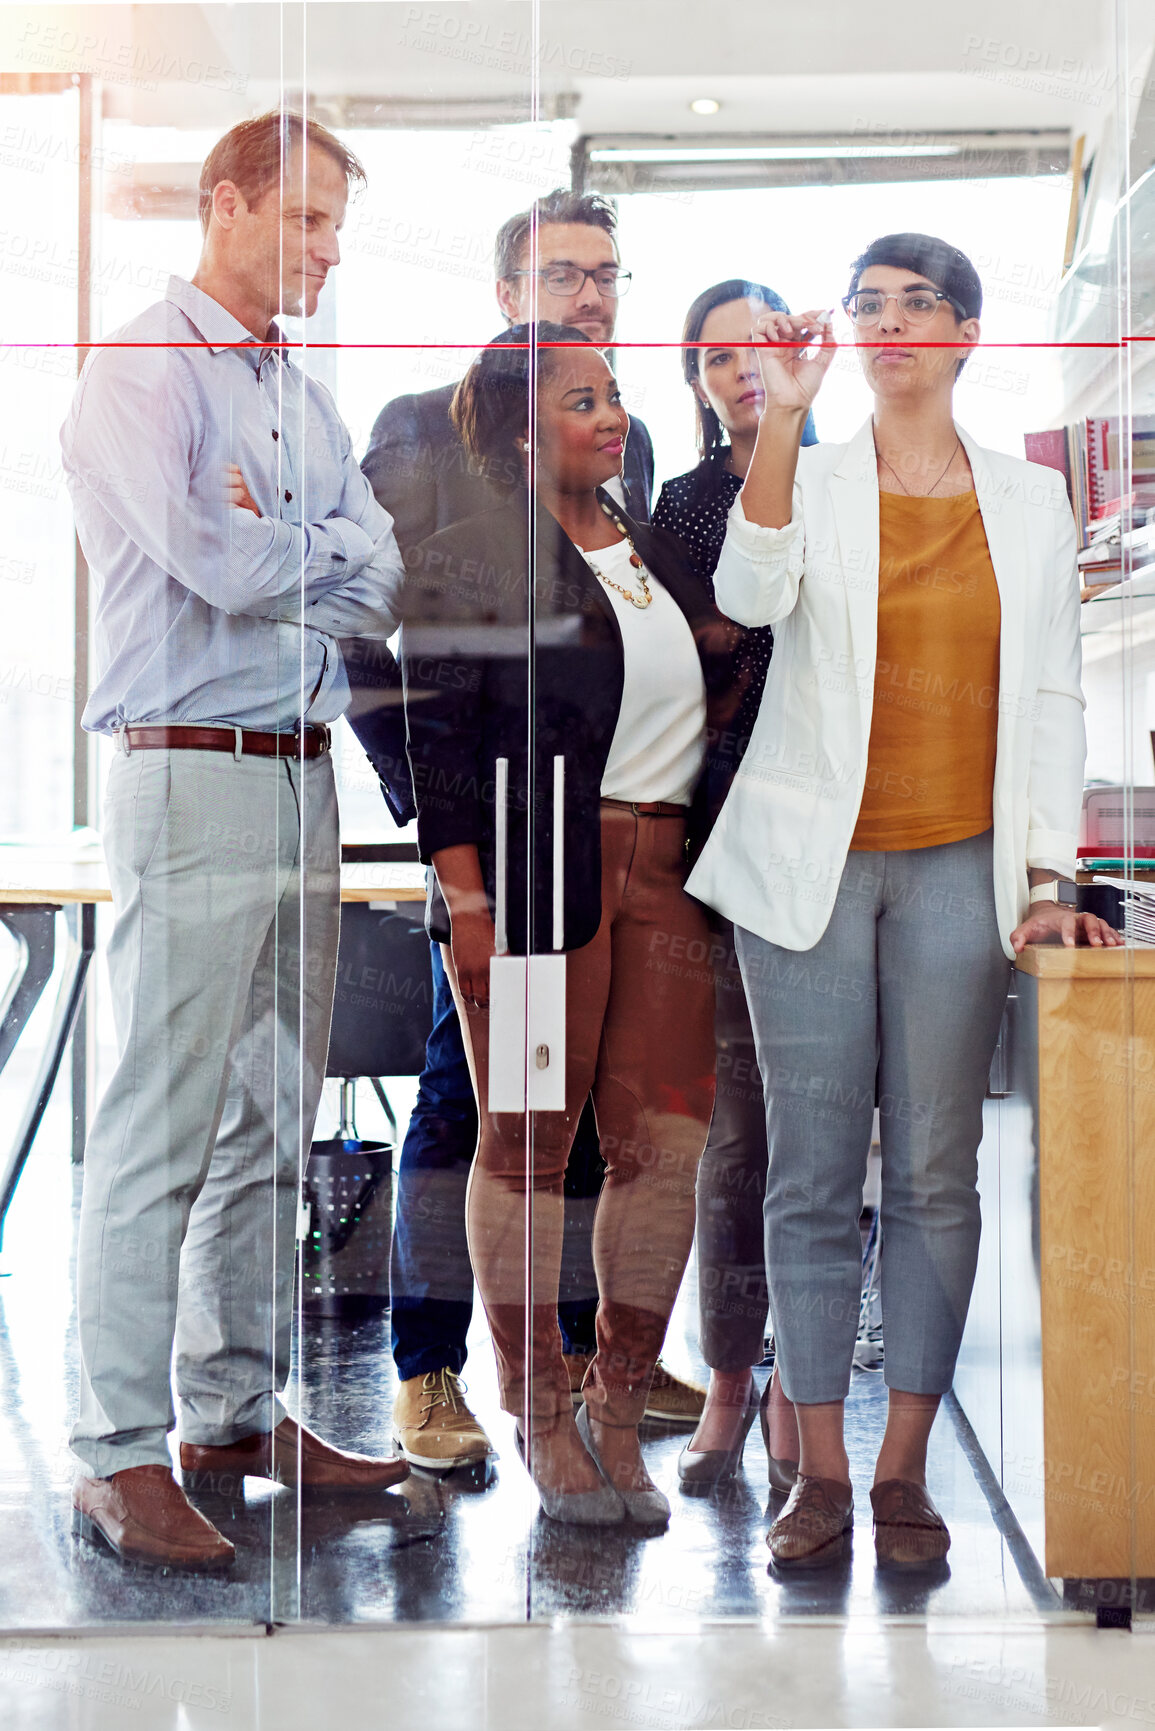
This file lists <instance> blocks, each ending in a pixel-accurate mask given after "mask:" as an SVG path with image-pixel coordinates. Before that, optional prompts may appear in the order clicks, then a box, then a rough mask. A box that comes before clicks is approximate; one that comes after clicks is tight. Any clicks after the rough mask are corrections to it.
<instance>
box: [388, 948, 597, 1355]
mask: <svg viewBox="0 0 1155 1731" xmlns="http://www.w3.org/2000/svg"><path fill="white" fill-rule="evenodd" d="M430 950H431V961H432V969H433V1027H432V1029H431V1031H430V1034H429V1039H428V1041H427V1043H426V1047H425V1068H424V1070H423V1071H422V1072H421V1078H420V1080H419V1082H418V1084H417V1100H416V1103H415V1105H414V1107H413V1112H412V1115H411V1117H410V1119H409V1127H408V1129H407V1130H406V1133H405V1141H404V1144H403V1145H402V1149H401V1161H400V1166H399V1169H398V1173H397V1196H396V1204H395V1218H394V1225H393V1251H392V1259H391V1263H390V1271H389V1285H390V1292H391V1306H392V1328H393V1358H394V1361H395V1363H396V1366H397V1374H398V1376H399V1377H400V1378H401V1380H402V1381H406V1380H408V1378H409V1377H412V1376H424V1375H425V1374H426V1373H427V1372H428V1371H437V1370H440V1369H441V1368H442V1367H443V1366H445V1365H448V1367H449V1369H450V1370H453V1371H456V1372H458V1373H460V1371H461V1369H462V1367H463V1366H464V1364H465V1357H466V1345H465V1341H466V1336H467V1335H468V1333H469V1324H470V1320H471V1318H472V1316H473V1269H472V1266H471V1264H470V1261H469V1245H468V1242H467V1240H466V1235H465V1193H466V1188H467V1186H468V1183H469V1169H470V1167H471V1165H472V1164H473V1156H474V1152H475V1150H476V1148H477V1106H476V1103H475V1101H474V1098H473V1084H472V1083H471V1081H470V1078H469V1065H468V1063H467V1061H466V1057H465V1048H464V1046H463V1045H462V1043H461V1027H460V1024H459V1023H458V1020H457V1011H456V1009H455V1008H454V1003H453V995H452V993H451V992H450V990H449V982H448V981H447V979H446V977H445V966H444V963H443V962H442V960H441V948H440V945H439V944H431V945H430ZM604 1171H605V1168H604V1166H603V1164H602V1161H601V1158H600V1156H599V1153H598V1141H597V1129H596V1126H595V1124H594V1120H593V1111H592V1108H591V1107H590V1106H589V1105H587V1106H586V1109H585V1112H584V1113H583V1114H582V1117H581V1120H580V1122H579V1125H578V1132H577V1135H576V1136H575V1138H574V1146H573V1150H572V1152H571V1154H570V1162H569V1167H568V1169H567V1173H566V1199H567V1204H566V1248H565V1257H566V1263H565V1274H566V1278H565V1281H564V1285H563V1297H562V1302H561V1303H560V1304H559V1306H558V1319H559V1322H560V1324H561V1331H562V1343H563V1346H564V1348H565V1350H566V1352H591V1351H592V1350H593V1345H594V1313H595V1311H596V1309H597V1282H596V1279H595V1277H594V1273H593V1258H592V1248H591V1242H590V1236H591V1227H592V1217H593V1210H594V1207H595V1205H596V1200H597V1195H598V1192H599V1190H600V1189H601V1181H602V1175H603V1173H604Z"/></svg>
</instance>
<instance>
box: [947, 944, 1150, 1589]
mask: <svg viewBox="0 0 1155 1731" xmlns="http://www.w3.org/2000/svg"><path fill="white" fill-rule="evenodd" d="M1009 1010H1010V1024H1009V1042H1008V1044H1009V1048H1010V1050H1009V1054H1008V1055H1007V1064H1006V1070H1005V1078H1006V1079H1005V1082H1004V1087H1005V1089H1006V1092H1005V1094H1003V1096H1002V1097H1000V1098H992V1099H988V1101H987V1102H986V1110H985V1133H984V1139H983V1147H982V1149H981V1150H980V1162H979V1163H980V1192H981V1194H982V1199H983V1220H984V1244H983V1247H982V1250H981V1252H980V1281H978V1282H976V1292H975V1299H976V1302H975V1306H974V1314H973V1317H972V1318H971V1319H969V1320H968V1325H967V1332H966V1337H965V1339H964V1349H963V1353H962V1355H961V1357H960V1374H959V1378H958V1380H957V1382H956V1392H957V1393H958V1395H959V1399H960V1401H961V1403H962V1405H963V1408H964V1411H966V1412H967V1414H968V1417H971V1422H972V1424H973V1425H974V1427H975V1429H976V1432H977V1433H978V1434H979V1437H980V1441H982V1443H983V1446H984V1450H985V1452H986V1453H987V1456H988V1459H989V1460H990V1461H991V1464H992V1466H993V1467H994V1469H995V1471H996V1474H998V1476H999V1477H1000V1480H1001V1482H1002V1484H1003V1488H1004V1491H1005V1493H1006V1496H1007V1499H1008V1501H1009V1502H1010V1504H1011V1507H1012V1508H1013V1509H1014V1510H1015V1512H1016V1514H1018V1516H1019V1519H1020V1523H1021V1524H1022V1525H1023V1527H1024V1529H1025V1530H1026V1532H1027V1534H1028V1537H1030V1538H1031V1540H1032V1543H1034V1544H1035V1545H1036V1548H1039V1544H1040V1541H1041V1545H1042V1554H1043V1556H1044V1558H1045V1568H1046V1573H1047V1574H1048V1575H1050V1576H1052V1577H1062V1578H1065V1579H1094V1578H1113V1577H1123V1576H1128V1575H1131V1574H1132V1573H1134V1574H1136V1575H1140V1576H1155V950H1150V949H1113V950H1094V949H1082V948H1080V949H1076V950H1069V949H1064V948H1062V947H1059V946H1054V947H1051V946H1035V947H1032V948H1031V949H1028V950H1027V951H1026V952H1025V953H1024V955H1023V956H1022V957H1021V959H1020V961H1019V963H1018V966H1017V970H1016V974H1015V987H1014V991H1013V994H1012V999H1011V1003H1010V1007H1009ZM996 1068H997V1066H996ZM996 1085H997V1079H996ZM992 1234H993V1237H992ZM992 1396H994V1398H995V1399H996V1400H997V1401H998V1415H997V1423H996V1422H993V1421H994V1418H995V1415H994V1412H993V1408H992V1406H991V1398H992Z"/></svg>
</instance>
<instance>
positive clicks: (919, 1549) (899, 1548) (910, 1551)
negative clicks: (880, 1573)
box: [870, 1479, 950, 1566]
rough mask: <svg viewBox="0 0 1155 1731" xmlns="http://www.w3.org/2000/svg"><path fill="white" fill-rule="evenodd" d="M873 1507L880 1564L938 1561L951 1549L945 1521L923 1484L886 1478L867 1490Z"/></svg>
mask: <svg viewBox="0 0 1155 1731" xmlns="http://www.w3.org/2000/svg"><path fill="white" fill-rule="evenodd" d="M870 1506H871V1508H872V1509H873V1510H874V1548H875V1551H876V1552H877V1555H878V1560H879V1562H880V1563H897V1564H899V1565H900V1566H902V1565H907V1566H910V1565H915V1564H918V1563H935V1562H939V1561H940V1560H941V1559H942V1558H943V1557H945V1556H946V1554H947V1552H948V1551H949V1550H950V1533H949V1532H948V1531H947V1525H946V1522H945V1521H944V1520H943V1518H942V1516H941V1515H940V1514H939V1512H938V1510H937V1509H936V1508H935V1506H934V1504H933V1503H932V1502H931V1500H930V1498H929V1496H928V1495H927V1493H926V1486H925V1485H916V1484H914V1483H912V1482H911V1481H910V1480H909V1479H885V1480H884V1481H883V1483H882V1484H880V1485H875V1487H874V1489H873V1490H872V1491H871V1493H870Z"/></svg>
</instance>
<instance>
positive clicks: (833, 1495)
mask: <svg viewBox="0 0 1155 1731" xmlns="http://www.w3.org/2000/svg"><path fill="white" fill-rule="evenodd" d="M853 1525H854V1492H853V1491H852V1490H851V1488H850V1486H849V1485H844V1484H842V1483H841V1482H840V1481H839V1480H838V1479H815V1478H808V1477H807V1475H806V1474H805V1473H799V1475H798V1477H797V1478H796V1479H795V1481H794V1485H793V1488H792V1489H791V1492H790V1495H789V1497H788V1498H787V1499H786V1507H785V1508H784V1509H783V1510H782V1513H781V1514H780V1515H779V1516H778V1519H777V1520H776V1521H775V1522H774V1525H773V1526H772V1527H771V1528H770V1531H769V1532H768V1533H767V1535H766V1543H767V1544H768V1545H769V1547H770V1555H771V1556H772V1557H773V1558H774V1561H775V1562H776V1563H806V1564H808V1565H809V1566H810V1567H811V1568H814V1567H818V1566H820V1565H821V1564H823V1563H834V1562H837V1561H838V1560H839V1559H840V1558H841V1556H842V1553H843V1546H842V1540H843V1537H844V1535H845V1534H846V1533H848V1532H850V1530H851V1528H852V1527H853Z"/></svg>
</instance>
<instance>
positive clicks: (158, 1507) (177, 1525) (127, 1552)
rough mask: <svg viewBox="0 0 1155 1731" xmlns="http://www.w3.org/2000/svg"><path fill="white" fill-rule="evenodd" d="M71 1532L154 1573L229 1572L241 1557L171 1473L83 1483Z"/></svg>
mask: <svg viewBox="0 0 1155 1731" xmlns="http://www.w3.org/2000/svg"><path fill="white" fill-rule="evenodd" d="M72 1530H73V1532H74V1533H75V1534H76V1535H77V1537H78V1538H81V1539H87V1540H88V1541H89V1543H91V1544H102V1543H103V1544H105V1545H107V1546H108V1549H109V1550H110V1551H111V1552H112V1553H113V1555H114V1556H117V1557H119V1558H120V1559H121V1560H122V1562H126V1563H142V1564H144V1566H145V1567H146V1568H150V1569H190V1570H193V1571H195V1572H196V1573H198V1574H202V1573H203V1574H213V1573H217V1572H219V1571H220V1570H222V1569H227V1568H229V1566H230V1565H231V1563H232V1561H233V1558H234V1557H235V1556H236V1552H235V1550H234V1549H233V1546H232V1545H230V1544H229V1541H228V1540H227V1539H226V1538H224V1537H223V1536H222V1534H220V1533H218V1532H217V1529H216V1528H215V1527H214V1526H213V1524H212V1522H211V1521H207V1520H206V1519H205V1517H204V1516H203V1515H202V1514H201V1513H200V1511H199V1510H198V1509H194V1508H193V1506H192V1504H191V1503H190V1502H189V1500H188V1498H187V1497H186V1496H185V1494H184V1492H183V1491H182V1490H181V1488H180V1486H179V1485H178V1484H177V1482H176V1480H175V1479H174V1478H173V1476H172V1473H171V1472H170V1471H169V1469H168V1467H161V1466H155V1467H125V1468H124V1469H123V1470H122V1471H121V1472H118V1473H113V1475H112V1477H111V1478H108V1479H88V1478H78V1479H77V1480H76V1482H75V1484H74V1485H73V1487H72Z"/></svg>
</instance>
